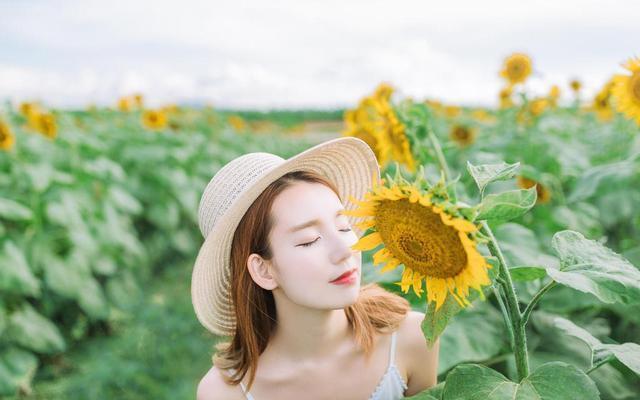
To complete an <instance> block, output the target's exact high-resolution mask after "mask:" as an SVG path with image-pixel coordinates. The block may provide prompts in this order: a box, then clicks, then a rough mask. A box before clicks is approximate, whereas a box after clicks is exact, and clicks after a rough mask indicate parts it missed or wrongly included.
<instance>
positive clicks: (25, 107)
mask: <svg viewBox="0 0 640 400" xmlns="http://www.w3.org/2000/svg"><path fill="white" fill-rule="evenodd" d="M38 112H40V108H39V107H38V105H37V104H36V103H29V102H24V103H21V104H20V113H21V114H22V115H23V116H24V117H25V118H27V119H28V118H30V117H31V116H32V115H34V114H36V113H38Z"/></svg>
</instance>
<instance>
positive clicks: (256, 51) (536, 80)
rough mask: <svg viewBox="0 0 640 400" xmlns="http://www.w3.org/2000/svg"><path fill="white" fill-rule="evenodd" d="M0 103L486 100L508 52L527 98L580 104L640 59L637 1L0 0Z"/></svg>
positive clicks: (320, 104) (277, 104)
mask: <svg viewBox="0 0 640 400" xmlns="http://www.w3.org/2000/svg"><path fill="white" fill-rule="evenodd" d="M0 16H1V17H0V20H1V22H0V100H6V99H9V100H11V101H14V102H20V101H35V100H38V101H42V102H43V103H44V104H47V105H49V106H52V107H59V108H79V107H85V106H87V105H88V104H96V105H114V104H115V103H116V101H117V98H118V97H120V96H123V95H128V94H131V93H134V92H141V93H143V94H144V96H145V100H146V102H147V104H148V105H149V106H161V105H164V104H168V103H182V104H210V105H213V106H214V107H220V108H238V109H240V108H242V109H246V108H253V109H271V108H334V107H353V106H355V104H356V103H357V101H358V100H359V99H360V98H361V97H363V96H365V95H367V94H369V93H371V92H372V91H373V89H374V88H375V86H376V85H377V84H378V83H380V82H388V83H390V84H391V85H393V86H394V87H395V88H396V89H397V93H398V94H397V95H398V96H400V97H407V96H410V97H413V98H416V99H426V98H430V99H438V100H441V101H444V102H447V103H456V104H463V105H482V106H494V105H496V104H497V93H498V91H499V90H500V88H501V87H502V86H503V84H504V82H503V80H502V78H500V77H499V75H498V71H499V70H500V68H501V64H502V62H503V60H504V58H505V57H506V56H508V55H509V54H511V53H513V52H524V53H526V54H528V55H529V56H531V57H532V59H533V69H534V73H533V75H532V76H531V78H530V79H529V81H528V82H527V90H528V91H530V92H531V93H534V94H544V93H546V92H547V91H548V88H549V86H550V85H552V84H558V85H559V86H560V87H561V89H563V92H564V96H565V98H566V99H568V98H569V96H570V93H569V89H568V82H569V80H570V79H572V78H578V79H580V80H581V81H582V82H583V84H584V96H585V97H586V96H591V95H593V93H595V91H596V90H597V89H598V88H599V87H600V86H601V85H602V84H603V83H604V82H605V81H606V80H607V79H608V77H609V76H611V75H612V74H615V73H623V72H624V69H623V68H622V66H621V64H622V63H623V62H624V61H626V60H627V59H628V58H630V57H632V56H640V22H639V21H640V1H637V0H624V1H623V0H607V1H593V0H568V1H563V0H555V1H537V2H533V1H531V2H522V1H513V0H512V1H497V0H486V1H446V2H445V1H442V0H441V1H437V2H435V1H427V0H422V1H402V0H397V1H395V2H391V1H377V0H369V1H360V0H357V1H356V0H342V1H334V0H323V1H315V0H314V1H311V0H307V1H305V0H297V1H295V0H269V1H259V0H253V1H233V2H230V1H229V2H222V1H216V0H206V1H200V0H182V1H181V2H179V3H177V2H176V3H173V4H172V3H170V2H160V1H157V0H156V1H147V0H141V1H133V0H129V1H120V0H114V1H94V0H83V1H62V0H59V1H43V0H0Z"/></svg>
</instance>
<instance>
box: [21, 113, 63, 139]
mask: <svg viewBox="0 0 640 400" xmlns="http://www.w3.org/2000/svg"><path fill="white" fill-rule="evenodd" d="M28 126H29V128H31V129H33V130H35V131H37V132H40V133H41V134H43V135H44V136H46V137H48V138H50V139H53V138H55V137H56V135H57V134H58V126H57V124H56V120H55V118H54V116H53V115H52V114H49V113H46V112H32V113H31V114H30V116H29V120H28Z"/></svg>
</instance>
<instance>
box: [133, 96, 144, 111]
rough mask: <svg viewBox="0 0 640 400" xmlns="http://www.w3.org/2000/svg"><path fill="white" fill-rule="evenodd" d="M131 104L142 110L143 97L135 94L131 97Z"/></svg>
mask: <svg viewBox="0 0 640 400" xmlns="http://www.w3.org/2000/svg"><path fill="white" fill-rule="evenodd" d="M132 103H133V104H134V105H135V106H136V107H138V108H142V107H143V106H144V96H143V95H142V94H141V93H136V94H134V95H133V96H132Z"/></svg>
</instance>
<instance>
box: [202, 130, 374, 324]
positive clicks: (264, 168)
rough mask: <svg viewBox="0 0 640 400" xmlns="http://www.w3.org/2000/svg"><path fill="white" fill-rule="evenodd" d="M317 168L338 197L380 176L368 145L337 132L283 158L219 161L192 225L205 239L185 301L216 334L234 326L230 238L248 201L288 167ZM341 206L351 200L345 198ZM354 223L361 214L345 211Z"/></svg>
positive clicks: (358, 191)
mask: <svg viewBox="0 0 640 400" xmlns="http://www.w3.org/2000/svg"><path fill="white" fill-rule="evenodd" d="M297 170H305V171H313V172H316V173H320V174H321V175H323V176H325V177H326V178H328V179H329V180H330V181H331V182H333V183H334V184H335V186H336V188H337V189H338V192H339V194H340V198H341V199H342V201H343V202H347V200H349V198H350V197H349V196H353V197H354V198H356V199H358V200H362V199H363V197H364V194H365V193H366V192H367V191H368V190H369V189H370V188H371V186H372V185H373V180H374V179H375V180H376V182H377V181H379V179H380V169H379V166H378V160H377V159H376V157H375V154H374V153H373V151H372V150H371V148H370V147H369V145H368V144H367V143H366V142H364V141H363V140H361V139H358V138H355V137H340V138H337V139H332V140H329V141H326V142H324V143H321V144H319V145H316V146H314V147H311V148H310V149H307V150H305V151H303V152H302V153H299V154H297V155H295V156H293V157H291V158H289V159H287V160H285V159H283V158H281V157H279V156H276V155H274V154H270V153H262V152H260V153H248V154H244V155H242V156H240V157H237V158H235V159H233V160H232V161H230V162H229V163H227V164H226V165H224V166H223V167H222V168H221V169H220V170H219V171H218V172H217V173H216V174H215V175H214V176H213V178H211V180H210V181H209V183H208V184H207V186H206V188H205V189H204V193H203V194H202V198H201V199H200V205H199V207H198V224H199V226H200V231H201V232H202V236H203V237H204V238H205V240H204V243H203V244H202V246H201V248H200V250H199V252H198V256H197V258H196V261H195V265H194V267H193V274H192V276H191V300H192V302H193V307H194V309H195V313H196V316H197V317H198V320H199V321H200V323H201V324H202V325H203V326H204V327H205V328H207V329H208V330H209V331H210V332H212V333H214V334H216V335H224V336H227V335H231V334H233V333H234V331H235V321H236V317H235V310H234V305H233V301H232V298H231V263H230V258H231V243H232V241H233V235H234V233H235V230H236V228H237V226H238V223H239V222H240V220H241V219H242V217H243V216H244V214H245V212H246V211H247V210H248V209H249V206H251V204H253V202H254V200H256V198H258V196H259V195H260V194H261V193H262V191H263V190H264V189H266V188H267V186H269V184H271V183H272V182H274V181H275V180H277V179H278V178H280V177H281V176H283V175H285V174H286V173H288V172H291V171H297ZM343 205H344V207H345V209H347V210H353V209H355V208H356V207H357V205H356V204H353V203H351V202H347V204H343ZM349 220H350V221H349V222H350V223H351V227H352V229H353V231H354V232H355V233H356V235H357V236H358V237H360V236H362V234H363V233H364V232H363V231H362V230H361V229H359V228H358V227H356V226H354V225H355V224H356V223H358V222H360V221H362V220H363V218H362V217H353V216H349Z"/></svg>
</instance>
